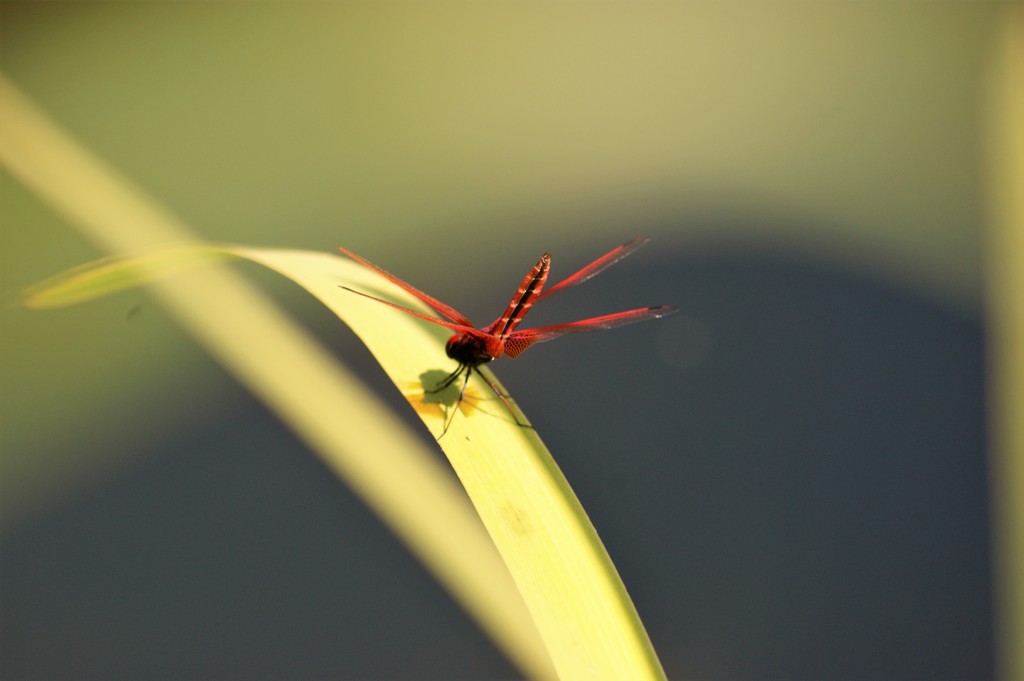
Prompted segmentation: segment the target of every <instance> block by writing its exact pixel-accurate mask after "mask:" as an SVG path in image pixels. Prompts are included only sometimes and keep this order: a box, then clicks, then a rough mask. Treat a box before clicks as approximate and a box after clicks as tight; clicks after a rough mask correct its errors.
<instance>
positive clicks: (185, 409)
mask: <svg viewBox="0 0 1024 681" xmlns="http://www.w3.org/2000/svg"><path fill="white" fill-rule="evenodd" d="M999 9H1000V5H999V4H997V3H986V2H979V3H959V2H956V3H954V2H950V3H945V2H927V3H921V2H893V3H885V4H877V5H876V4H869V3H844V2H834V3H810V2H780V3H745V2H731V3H695V4H661V3H651V4H643V5H639V6H633V5H629V6H627V5H616V4H601V5H597V6H586V5H575V4H574V5H570V4H566V5H556V6H552V5H541V4H538V5H532V4H528V5H526V6H518V5H517V6H515V7H506V6H501V5H492V4H487V5H475V4H461V3H458V4H449V3H443V4H403V3H388V4H373V3H366V4H362V3H355V4H332V3H295V4H258V3H231V2H224V3H216V4H212V3H211V4H204V3H191V2H180V3H177V2H156V3H146V4H141V3H140V4H134V3H90V2H85V3H34V2H33V3H29V2H2V3H0V11H2V15H0V39H2V41H0V67H2V69H3V71H4V72H5V74H6V75H7V76H8V77H10V78H11V79H12V80H14V81H15V82H16V83H17V84H18V85H19V86H21V87H22V88H23V89H24V90H25V91H26V92H27V93H28V94H30V95H31V96H32V97H34V98H35V99H36V101H37V102H38V103H39V104H40V105H42V106H43V107H45V108H46V110H47V111H48V112H50V114H51V115H53V116H54V117H55V118H56V119H57V120H58V121H59V122H60V123H61V124H63V125H64V126H66V127H67V128H68V129H69V130H70V131H71V132H73V133H74V134H76V135H77V136H78V137H79V138H80V139H81V140H82V141H83V142H84V143H86V144H87V145H89V146H91V147H92V148H93V149H95V150H96V151H98V152H99V153H100V154H101V155H103V156H104V157H106V158H107V159H108V160H109V161H110V162H111V163H113V164H114V165H115V166H117V167H118V168H120V169H121V170H123V171H124V172H126V173H128V174H129V175H131V176H132V177H133V178H134V179H135V180H136V181H137V182H138V183H139V184H140V185H142V186H143V187H145V188H146V189H147V190H149V191H151V192H152V193H153V194H154V195H156V196H157V197H158V198H160V199H161V200H162V201H164V202H165V203H166V204H167V205H168V206H170V207H171V208H172V209H173V210H174V211H176V212H177V213H179V214H180V215H182V216H183V217H184V218H185V219H186V220H187V221H189V223H190V224H191V225H192V226H193V227H194V228H195V229H196V230H197V231H199V232H200V233H201V234H202V235H203V236H204V237H206V238H210V239H214V240H224V241H234V242H241V243H246V244H255V245H280V246H287V247H303V248H314V249H321V250H328V249H330V247H331V245H332V244H335V243H343V244H344V245H346V246H347V247H349V248H351V249H353V250H355V251H356V252H358V253H360V254H362V255H365V256H366V257H368V258H370V259H371V260H373V261H375V262H377V263H379V264H381V265H383V266H385V267H386V268H387V269H389V270H390V271H392V272H395V273H396V274H399V275H400V276H403V277H404V278H406V279H408V280H410V281H411V282H413V283H415V284H416V285H417V286H420V287H421V288H423V289H425V290H427V291H429V292H430V293H432V294H433V295H435V296H437V297H439V298H441V299H442V300H445V301H447V302H449V303H451V304H453V305H455V306H456V307H458V308H459V309H460V310H462V311H463V312H465V313H466V314H468V315H469V316H470V317H471V318H472V319H474V320H477V321H479V322H487V321H490V319H491V318H493V317H494V316H496V315H497V314H498V312H500V310H501V308H502V307H503V305H504V304H505V302H506V300H507V298H508V296H509V295H510V294H511V292H512V290H513V288H514V287H515V285H516V284H517V283H518V281H519V279H520V277H521V276H522V275H523V274H524V273H525V272H526V270H528V269H529V267H530V266H531V265H532V264H533V263H534V262H536V259H537V257H539V255H540V254H541V253H543V252H544V251H551V252H552V254H553V256H554V264H553V267H554V270H555V273H554V274H553V275H552V276H553V277H554V278H556V279H557V277H558V275H559V274H562V275H565V274H569V273H571V272H572V271H574V268H577V267H580V266H582V265H584V264H586V263H587V262H589V261H590V260H591V259H592V258H594V257H596V256H597V255H599V254H601V253H603V252H605V251H606V250H608V249H609V248H611V247H612V246H614V245H616V244H618V243H621V242H623V241H626V240H627V239H629V238H631V237H632V236H634V235H636V234H649V235H651V236H652V237H653V238H654V240H653V242H652V243H651V244H650V245H649V246H647V247H646V248H645V249H644V250H642V251H640V252H638V253H637V254H636V255H634V256H632V257H631V258H630V259H628V260H627V261H625V262H623V263H622V264H620V265H617V266H616V267H615V268H614V269H612V270H609V271H608V272H607V273H605V274H602V275H601V276H600V277H599V278H597V279H594V280H593V281H591V282H588V283H587V284H586V285H585V286H583V287H581V288H579V289H576V290H574V291H572V292H571V293H567V294H564V295H560V296H558V297H557V298H553V299H551V300H550V301H545V303H544V305H543V306H539V307H538V308H537V310H536V311H535V312H534V313H532V314H531V320H530V323H536V324H543V323H556V322H560V321H568V320H571V319H576V318H581V317H584V316H590V315H594V314H601V313H604V312H612V311H616V310H620V309H627V308H631V307H637V306H641V305H648V304H672V305H676V306H678V307H679V308H681V310H682V311H681V313H680V314H678V315H676V316H674V317H670V318H667V319H664V320H659V321H657V322H650V323H647V324H642V325H636V326H631V327H627V328H624V329H619V330H616V331H614V332H609V333H607V334H594V335H588V336H571V337H567V338H564V339H561V340H559V341H557V342H554V343H551V344H547V345H543V346H538V347H537V348H536V349H534V350H531V351H530V352H529V353H527V354H526V355H525V356H524V357H522V358H520V359H517V360H515V361H502V362H500V363H498V364H497V365H496V366H495V371H496V373H497V374H498V375H499V376H500V377H501V379H502V380H503V382H504V383H505V385H506V386H507V387H508V388H509V390H510V392H511V393H512V394H513V395H514V396H515V397H516V399H517V401H518V402H519V403H520V404H521V406H522V407H523V409H524V411H525V412H526V414H528V415H529V417H530V418H531V420H532V421H533V422H534V424H535V425H536V427H537V430H538V431H539V433H540V435H541V437H542V438H543V439H544V440H545V442H546V443H547V445H548V446H549V448H550V449H551V451H552V453H553V455H554V456H555V458H556V460H557V461H558V463H559V464H560V465H561V467H562V469H563V471H564V472H565V474H566V476H567V478H568V479H569V481H570V483H571V484H572V486H573V488H574V489H575V490H576V492H577V494H578V495H579V497H580V499H581V501H582V502H583V505H584V507H585V508H586V509H587V511H588V512H589V514H590V516H591V519H592V520H593V522H594V524H595V526H596V527H597V530H598V532H599V533H600V535H601V537H602V538H603V540H604V542H605V544H606V546H607V547H608V550H609V552H610V554H611V556H612V559H613V560H614V561H615V564H616V566H617V567H618V569H619V571H620V573H621V575H622V578H623V580H624V582H625V584H626V587H627V589H628V590H629V591H630V594H631V595H632V597H633V599H634V602H635V603H636V606H637V609H638V611H639V613H640V616H641V618H642V619H643V621H644V623H645V625H646V627H647V630H648V632H649V633H650V636H651V638H652V640H653V643H654V646H655V648H656V650H657V651H658V653H659V656H660V658H661V660H662V662H663V664H664V666H665V668H666V671H667V673H668V675H669V677H670V678H673V679H718V680H723V681H725V680H737V681H739V680H747V679H749V680H752V681H753V680H755V679H757V680H760V679H808V680H810V679H835V680H840V679H851V680H852V679H858V680H865V679H877V680H882V679H906V680H910V679H921V680H925V679H936V680H938V679H963V680H967V679H989V678H992V677H993V674H994V672H993V652H992V641H993V633H992V624H991V618H992V598H993V596H992V593H991V578H990V559H989V539H988V532H989V529H988V528H989V515H988V513H989V509H988V504H989V502H988V493H987V489H986V475H987V472H986V456H987V443H986V432H985V419H986V409H985V395H984V392H985V390H984V389H985V374H984V370H985V354H984V334H983V327H982V323H981V293H982V286H981V284H982V260H981V235H982V229H983V227H984V224H985V219H986V217H985V210H984V205H983V199H984V181H985V174H984V169H983V166H982V156H981V152H980V149H979V147H980V144H981V127H982V121H983V120H984V112H983V110H982V108H981V106H980V104H979V101H980V99H981V95H982V93H983V87H984V82H985V80H984V79H985V73H986V68H987V67H988V58H989V47H990V42H991V35H992V32H993V30H994V28H995V27H996V25H997V23H998V21H999V20H1000V14H999ZM0 197H2V204H0V210H2V220H3V222H2V227H0V239H2V242H0V253H2V256H0V257H2V258H3V266H2V268H0V286H2V288H3V290H4V291H5V292H7V293H10V292H12V291H16V290H17V289H18V288H19V287H21V286H24V285H27V284H29V283H32V282H33V281H36V280H38V279H40V278H43V277H45V276H47V275H49V274H52V273H54V272H56V271H58V270H60V269H63V268H65V267H69V266H72V265H75V264H78V263H80V262H82V261H85V260H88V259H91V258H93V257H96V256H98V255H101V254H100V253H98V252H97V251H96V250H94V249H93V247H91V246H90V245H89V244H88V243H86V242H84V241H83V240H82V238H81V237H79V236H78V235H77V234H76V233H75V232H74V231H73V230H72V229H71V228H70V227H69V226H68V225H66V224H65V223H63V222H62V221H61V220H60V219H59V218H58V217H56V216H55V215H54V214H53V213H52V212H50V210H49V209H48V208H47V207H46V206H44V205H42V204H41V203H39V202H38V201H37V200H36V199H35V198H34V197H33V196H31V195H29V194H28V193H27V192H26V191H25V190H23V189H22V188H21V187H20V186H19V185H18V184H17V183H16V182H15V181H13V180H12V179H11V178H10V177H9V176H7V175H4V176H3V181H2V183H0ZM245 271H246V272H247V273H248V274H250V275H251V276H252V277H254V278H255V279H256V280H257V281H259V282H260V283H261V284H262V285H263V286H264V287H265V288H266V289H267V290H268V291H269V292H270V293H271V295H273V296H274V297H275V298H276V299H277V300H279V301H280V302H281V303H282V304H284V305H285V306H287V307H288V308H289V309H290V310H291V311H292V312H294V314H295V315H296V316H297V317H299V318H300V319H301V320H302V321H303V322H304V323H306V324H307V325H308V326H309V327H311V328H312V329H314V331H315V332H316V333H317V334H318V336H319V337H320V338H321V339H322V340H323V341H324V342H325V343H327V344H328V345H329V346H330V347H332V348H333V349H334V351H335V352H336V353H337V355H338V356H339V357H340V358H342V359H343V360H344V361H346V362H348V363H350V364H351V365H352V366H353V367H354V368H355V369H356V370H357V371H358V372H359V373H360V375H361V376H362V377H363V378H364V379H365V380H366V381H367V382H368V383H370V384H372V385H374V386H376V387H377V388H379V392H380V394H381V396H382V397H383V398H384V399H386V400H389V401H390V402H391V403H392V404H394V405H395V408H396V410H397V411H398V412H399V413H402V414H405V415H406V416H407V417H408V418H409V420H410V422H414V421H415V419H414V417H413V416H412V411H411V409H409V408H408V406H407V405H406V403H405V402H404V399H403V398H401V396H399V395H396V394H393V392H394V391H393V389H392V388H391V387H390V383H389V382H388V381H387V380H386V379H385V378H384V376H383V375H382V374H381V372H380V371H379V369H378V368H377V367H376V366H375V365H373V363H372V361H371V360H370V358H369V354H368V353H367V352H366V351H365V350H364V349H363V348H362V347H361V346H359V344H358V342H357V341H356V340H355V339H354V337H353V336H352V335H351V334H350V333H349V332H348V331H347V330H346V329H345V328H344V327H342V326H341V325H340V324H339V323H338V322H337V320H336V319H335V318H333V316H332V315H331V314H330V313H328V312H327V311H326V310H325V309H323V308H321V306H320V305H319V304H318V303H316V302H315V301H313V300H312V299H310V298H309V297H308V296H307V295H305V294H304V293H303V292H301V291H300V290H298V289H297V288H296V287H294V286H293V285H291V284H289V283H288V282H285V281H283V280H281V279H279V278H276V277H274V276H273V275H270V274H268V273H265V272H261V271H259V270H257V269H256V268H253V267H246V268H245ZM0 324H2V327H0V332H2V333H0V342H2V352H0V370H2V375H0V381H2V382H0V386H2V387H0V426H2V432H0V435H2V440H0V456H2V458H0V464H2V476H0V492H2V497H0V504H2V505H0V511H2V515H0V521H2V524H0V676H2V678H4V679H314V678H337V679H385V678H386V679H425V678H426V679H429V678H436V679H441V678H445V679H484V678H487V679H506V678H516V677H517V672H516V670H515V669H514V668H512V667H511V666H510V664H509V663H508V662H506V661H505V660H504V659H503V658H502V656H501V654H500V653H499V652H497V650H496V649H495V648H494V647H493V646H492V645H491V644H490V642H489V641H488V640H487V639H486V638H485V637H484V636H483V635H482V634H481V633H479V632H478V631H477V630H476V628H475V626H474V625H473V624H472V623H471V622H470V621H469V620H468V619H467V618H466V617H465V616H464V615H463V614H462V612H461V611H460V610H459V609H458V608H457V606H455V605H454V604H453V603H452V602H451V601H450V600H449V599H448V597H447V595H446V594H445V593H444V592H443V591H442V590H441V589H440V587H438V586H437V585H436V584H435V583H434V582H433V581H432V579H431V578H430V576H429V575H427V574H426V573H425V572H424V571H423V570H422V569H421V568H420V566H419V564H418V563H417V562H416V561H415V560H414V559H413V558H411V557H410V555H409V554H408V553H407V552H406V550H405V549H404V548H403V547H402V546H401V545H400V544H399V543H398V542H397V541H396V540H395V539H394V538H393V537H392V536H391V535H390V534H389V533H388V532H387V530H386V529H384V528H383V527H382V525H381V524H380V523H379V522H378V521H377V520H376V519H375V518H374V517H373V515H372V514H371V513H370V512H369V511H367V510H366V508H365V507H363V506H362V505H361V503H360V502H359V501H358V500H356V499H355V498H354V497H353V496H352V495H351V494H350V493H349V492H348V491H347V490H346V489H345V488H344V487H343V486H342V484H341V483H340V482H338V481H337V479H336V478H334V477H333V476H332V475H331V474H330V473H329V472H328V471H327V470H326V469H325V468H324V467H323V466H322V465H321V464H320V463H319V462H318V461H317V459H316V458H315V457H314V456H313V455H312V454H311V453H310V452H308V451H307V450H306V449H305V448H304V447H303V446H302V445H300V444H299V443H298V442H297V441H296V440H295V439H294V437H292V435H291V434H290V433H289V432H288V431H287V430H285V429H284V428H283V427H282V426H281V425H280V424H279V423H278V421H277V420H276V419H275V418H274V417H273V416H272V415H271V414H269V413H268V412H267V411H266V410H265V409H264V408H263V407H262V406H261V405H260V404H259V403H258V402H256V401H255V400H254V399H253V398H252V397H250V396H249V395H248V394H247V393H246V392H244V391H243V390H242V389H241V388H240V387H239V386H238V385H237V384H236V383H235V382H234V381H233V379H231V378H230V377H229V376H228V375H227V374H226V373H225V372H224V371H223V370H222V369H221V368H219V367H218V366H217V365H215V364H214V363H213V362H212V360H210V359H209V358H207V357H205V356H204V355H203V354H202V353H201V352H200V351H199V350H198V348H197V347H196V346H195V345H194V344H193V343H192V341H190V340H189V339H188V338H187V337H186V336H185V335H184V334H183V333H182V332H181V331H180V330H179V329H177V328H176V327H175V326H174V325H173V323H172V322H171V321H170V320H169V319H168V318H167V317H166V316H165V315H164V314H163V312H162V310H161V309H160V308H159V306H157V305H156V304H155V303H152V302H150V301H148V299H147V298H146V296H145V294H144V293H142V292H132V293H127V294H121V295H119V296H116V297H112V298H110V299H104V300H101V301H98V302H96V303H90V304H88V305H84V306H80V307H75V308H68V309H66V310H59V311H53V312H45V313H42V312H29V311H25V310H21V309H19V308H17V307H16V306H7V307H6V308H4V309H2V310H0ZM339 418H343V416H342V415H339ZM414 427H419V426H416V425H415V424H414ZM423 432H424V438H425V440H429V438H428V436H427V435H426V433H425V431H423ZM438 456H441V454H440V452H439V453H438Z"/></svg>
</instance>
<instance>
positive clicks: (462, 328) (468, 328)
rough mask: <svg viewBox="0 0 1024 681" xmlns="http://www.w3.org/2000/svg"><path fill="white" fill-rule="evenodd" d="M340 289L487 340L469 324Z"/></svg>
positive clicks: (358, 292) (346, 287)
mask: <svg viewBox="0 0 1024 681" xmlns="http://www.w3.org/2000/svg"><path fill="white" fill-rule="evenodd" d="M340 288H343V289H345V290H346V291H351V292H352V293H356V294H358V295H361V296H362V297H364V298H369V299H370V300H376V301H377V302H378V303H384V304H385V305H390V306H391V307H393V308H395V309H396V310H401V311H402V312H405V313H408V314H411V315H412V316H413V317H419V318H420V319H425V320H427V321H428V322H432V323H434V324H437V325H439V326H444V327H447V328H449V329H451V330H452V331H458V332H459V333H464V334H467V335H469V336H475V337H478V338H483V339H485V340H486V339H487V337H488V336H487V335H486V334H484V333H483V332H481V331H480V330H479V329H477V328H476V327H474V326H472V325H469V324H455V323H454V322H449V321H447V320H445V319H438V318H437V317H431V316H430V315H428V314H423V313H422V312H416V311H415V310H410V309H409V308H407V307H402V306H401V305H398V304H396V303H392V302H391V301H390V300H384V299H383V298H377V297H376V296H371V295H370V294H368V293H363V292H362V291H356V290H355V289H352V288H349V287H348V286H341V287H340Z"/></svg>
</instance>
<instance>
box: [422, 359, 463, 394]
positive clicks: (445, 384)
mask: <svg viewBox="0 0 1024 681" xmlns="http://www.w3.org/2000/svg"><path fill="white" fill-rule="evenodd" d="M468 368H469V367H468V366H466V365H465V364H460V365H459V366H458V367H457V368H456V369H455V371H453V372H451V373H450V374H448V375H447V376H446V377H445V379H444V380H443V381H441V382H440V383H438V384H437V385H435V386H434V387H433V389H431V390H427V391H425V392H427V393H430V394H431V395H433V394H434V393H439V392H441V391H442V390H444V389H445V388H447V387H448V386H450V385H451V384H452V383H454V382H455V379H457V378H458V377H459V375H460V374H461V373H462V372H463V371H465V370H466V369H468Z"/></svg>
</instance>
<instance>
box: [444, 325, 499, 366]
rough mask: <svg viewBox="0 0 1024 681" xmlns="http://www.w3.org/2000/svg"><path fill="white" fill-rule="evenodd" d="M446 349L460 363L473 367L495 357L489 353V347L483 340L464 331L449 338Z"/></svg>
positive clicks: (446, 352)
mask: <svg viewBox="0 0 1024 681" xmlns="http://www.w3.org/2000/svg"><path fill="white" fill-rule="evenodd" d="M444 351H445V354H446V355H448V356H449V357H451V358H452V359H454V360H455V361H456V362H458V363H459V364H465V365H467V366H473V367H475V366H479V365H480V364H484V363H486V362H490V361H491V359H493V358H492V357H491V356H490V355H488V354H487V348H486V347H485V345H484V342H483V341H482V340H480V339H479V338H474V337H473V336H470V335H467V334H462V333H457V334H455V335H454V336H452V337H451V338H449V339H448V343H447V344H446V345H445V347H444Z"/></svg>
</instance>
